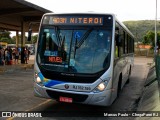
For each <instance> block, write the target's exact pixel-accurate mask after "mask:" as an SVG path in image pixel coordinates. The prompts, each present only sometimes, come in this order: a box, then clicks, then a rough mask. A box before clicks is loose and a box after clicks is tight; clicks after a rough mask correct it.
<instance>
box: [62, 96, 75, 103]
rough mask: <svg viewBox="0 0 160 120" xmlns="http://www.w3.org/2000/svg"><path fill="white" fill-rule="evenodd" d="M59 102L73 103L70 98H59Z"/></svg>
mask: <svg viewBox="0 0 160 120" xmlns="http://www.w3.org/2000/svg"><path fill="white" fill-rule="evenodd" d="M59 101H60V102H67V103H72V102H73V100H72V98H68V97H59Z"/></svg>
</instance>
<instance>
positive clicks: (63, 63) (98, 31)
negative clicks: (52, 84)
mask: <svg viewBox="0 0 160 120" xmlns="http://www.w3.org/2000/svg"><path fill="white" fill-rule="evenodd" d="M111 31H112V30H111V29H106V28H103V27H67V26H63V27H60V26H59V27H57V26H54V27H42V29H41V32H40V35H39V42H38V51H37V62H38V65H39V66H41V67H43V69H47V70H50V71H56V72H67V73H88V74H93V73H97V72H100V71H102V70H104V69H108V67H109V64H110V53H111V35H112V32H111Z"/></svg>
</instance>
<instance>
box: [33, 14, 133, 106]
mask: <svg viewBox="0 0 160 120" xmlns="http://www.w3.org/2000/svg"><path fill="white" fill-rule="evenodd" d="M133 60H134V36H133V35H132V33H131V32H130V31H129V30H128V29H127V28H126V27H125V26H124V25H123V24H122V23H120V22H119V21H118V20H117V19H116V17H115V15H114V14H98V13H70V14H54V13H49V14H45V15H44V16H43V17H42V20H41V24H40V31H39V38H38V43H37V49H36V57H35V66H34V72H35V77H34V93H35V95H36V96H38V97H44V98H49V99H50V98H52V99H55V100H57V101H59V102H68V103H83V104H91V105H100V106H109V105H111V104H112V103H113V101H114V100H115V99H116V97H117V96H118V95H119V93H120V90H121V89H122V88H123V86H124V85H125V83H126V82H128V81H129V77H130V75H131V70H132V67H133Z"/></svg>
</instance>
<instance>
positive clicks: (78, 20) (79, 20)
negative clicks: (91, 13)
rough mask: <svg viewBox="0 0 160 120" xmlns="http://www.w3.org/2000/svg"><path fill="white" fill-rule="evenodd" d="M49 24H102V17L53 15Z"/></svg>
mask: <svg viewBox="0 0 160 120" xmlns="http://www.w3.org/2000/svg"><path fill="white" fill-rule="evenodd" d="M49 24H55V25H103V17H80V16H79V17H77V16H53V17H50V20H49Z"/></svg>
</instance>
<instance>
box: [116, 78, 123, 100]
mask: <svg viewBox="0 0 160 120" xmlns="http://www.w3.org/2000/svg"><path fill="white" fill-rule="evenodd" d="M121 84H122V75H120V76H119V81H118V87H117V97H119V95H120V92H121Z"/></svg>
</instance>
